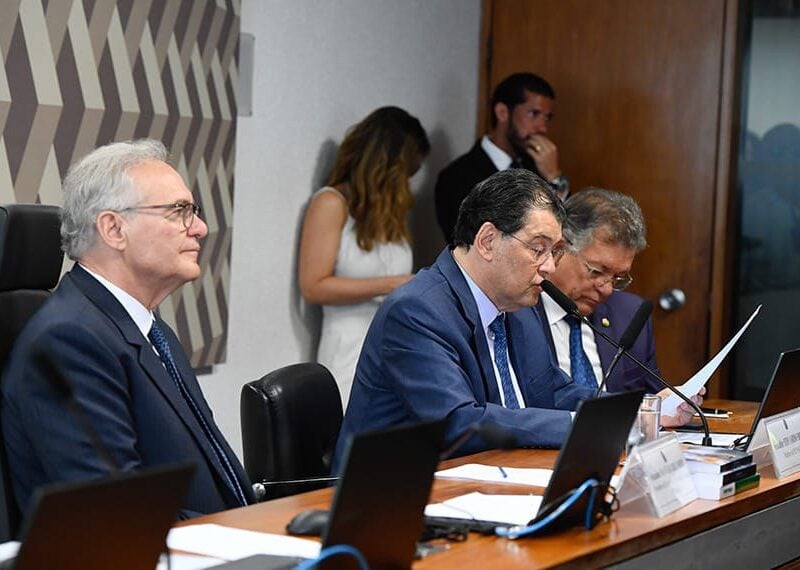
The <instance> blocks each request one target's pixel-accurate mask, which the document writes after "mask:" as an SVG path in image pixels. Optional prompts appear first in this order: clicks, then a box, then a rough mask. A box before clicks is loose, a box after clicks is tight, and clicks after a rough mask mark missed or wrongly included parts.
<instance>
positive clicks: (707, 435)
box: [541, 279, 711, 446]
mask: <svg viewBox="0 0 800 570" xmlns="http://www.w3.org/2000/svg"><path fill="white" fill-rule="evenodd" d="M541 287H542V290H543V291H544V292H545V293H547V294H548V295H550V297H552V298H553V300H554V301H555V302H556V303H558V305H559V306H560V307H561V308H562V309H564V310H565V311H566V312H567V313H569V314H570V315H574V316H575V317H577V318H578V319H580V320H581V321H582V322H584V323H586V324H587V325H588V327H589V328H590V329H592V330H593V331H594V332H595V333H597V334H598V335H600V337H601V338H603V339H604V340H606V341H607V342H608V343H609V344H611V346H613V347H615V348H617V349H619V348H620V343H618V342H617V341H615V340H614V339H613V338H611V337H610V336H608V335H607V334H606V333H604V332H603V331H601V330H600V329H599V328H597V327H596V326H594V325H593V324H592V322H591V321H590V320H589V319H587V318H586V317H584V316H583V315H582V314H581V312H580V311H579V310H578V306H577V305H575V303H574V302H573V301H572V299H570V298H569V297H567V296H566V295H565V294H564V293H563V292H562V291H561V290H560V289H559V288H558V287H556V286H555V285H553V284H552V283H551V282H550V281H548V280H546V279H545V280H544V281H542V283H541ZM622 354H624V355H625V356H627V357H628V358H629V359H631V360H632V361H633V362H634V363H635V364H636V365H637V366H638V367H639V368H641V369H642V370H644V371H645V372H647V373H648V374H649V375H650V376H652V377H653V378H655V379H656V381H658V383H659V384H661V385H662V386H664V387H665V388H666V389H667V390H669V391H670V392H672V393H673V394H675V395H676V396H678V397H679V398H680V399H681V400H683V401H684V402H686V404H687V405H688V406H689V407H690V408H692V409H693V410H694V411H695V413H696V414H697V415H698V416H700V420H702V422H703V432H704V435H703V445H705V446H711V432H710V431H709V429H708V420H707V419H706V416H705V414H704V413H703V411H702V410H701V409H700V406H698V405H697V404H695V403H694V402H693V401H692V399H691V398H687V397H686V396H684V395H683V393H681V391H680V390H678V389H676V388H675V387H674V386H673V385H672V384H670V383H669V382H667V381H666V380H664V379H663V378H662V377H661V376H659V375H658V374H656V373H655V372H653V371H652V370H650V368H648V367H647V365H645V364H644V363H643V362H642V361H641V360H639V359H638V358H636V357H635V356H634V355H632V354H631V353H630V351H628V350H622Z"/></svg>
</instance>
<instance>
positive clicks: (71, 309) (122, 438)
mask: <svg viewBox="0 0 800 570" xmlns="http://www.w3.org/2000/svg"><path fill="white" fill-rule="evenodd" d="M159 325H160V327H161V328H162V330H163V331H164V333H165V335H166V337H167V342H168V343H169V345H170V348H171V351H172V354H173V357H174V359H175V362H176V364H177V367H178V370H179V371H180V374H181V377H182V378H183V379H184V381H185V383H186V385H187V387H188V389H189V391H190V392H191V394H192V396H193V397H194V399H195V401H196V402H197V404H198V407H199V408H200V410H201V413H202V414H203V416H204V417H205V420H206V422H207V423H208V424H209V426H211V429H212V430H213V431H214V433H215V435H216V437H217V439H218V440H219V441H220V443H221V445H222V447H223V448H224V451H225V453H226V454H227V455H228V457H229V459H230V461H231V463H232V464H233V466H234V469H235V470H236V471H237V474H238V476H239V480H240V481H241V484H242V487H243V488H244V491H245V493H246V494H247V495H248V500H249V501H251V502H252V501H253V500H254V498H253V496H252V487H251V485H250V483H249V482H248V479H247V475H246V474H245V472H244V469H242V466H241V464H240V463H239V461H238V460H237V458H236V456H235V455H234V453H233V451H232V450H231V449H230V447H229V446H228V444H227V442H226V441H225V438H224V437H223V436H222V434H221V433H220V432H219V429H218V428H217V426H216V424H215V423H214V420H213V417H212V414H211V410H210V409H209V407H208V404H207V403H206V401H205V399H204V398H203V394H202V393H201V391H200V386H199V385H198V383H197V379H196V378H195V375H194V373H193V372H192V369H191V366H190V364H189V362H188V360H187V358H186V355H185V353H184V351H183V349H182V347H181V346H180V343H179V341H178V339H177V337H176V336H175V334H174V333H173V332H172V330H170V328H169V327H168V326H167V325H166V324H165V323H164V322H162V321H159ZM45 354H46V355H47V356H49V358H50V360H51V362H53V363H54V365H55V366H56V367H57V368H58V369H59V370H60V371H61V372H62V373H63V374H64V378H65V379H66V380H68V381H69V382H70V383H71V384H72V385H73V387H74V392H75V398H76V400H77V404H78V406H80V408H81V409H82V410H83V412H84V413H85V414H86V416H87V417H88V419H89V423H90V424H91V425H92V427H93V428H94V430H95V431H96V432H97V433H98V434H99V436H100V439H101V440H102V443H103V445H104V446H105V447H106V449H107V450H108V451H109V453H110V454H111V456H112V457H113V458H114V459H115V460H116V462H117V463H118V464H119V465H120V466H121V469H122V470H124V471H132V470H137V469H140V468H144V467H151V466H156V465H165V464H170V463H177V462H185V461H188V462H192V463H194V464H195V465H196V471H195V474H194V477H193V479H192V482H191V485H190V487H189V491H188V492H187V495H186V498H185V499H184V501H183V505H182V508H183V511H182V513H181V514H182V516H183V517H189V516H193V515H196V514H201V513H212V512H216V511H220V510H224V509H227V508H232V507H235V506H239V503H238V501H237V500H236V499H235V497H234V495H233V492H232V491H231V489H230V488H229V486H228V484H227V483H225V482H224V481H225V479H224V475H223V471H222V466H221V465H220V464H219V462H218V460H217V458H216V456H215V454H214V452H213V450H212V449H211V444H210V443H209V441H208V438H207V437H206V436H205V434H204V433H203V430H202V428H201V427H200V425H199V424H198V422H197V420H196V418H195V416H194V415H193V413H192V411H191V410H190V409H189V406H188V404H187V403H186V401H185V400H184V399H183V397H182V396H181V395H180V393H179V392H178V388H177V386H176V385H175V382H174V381H173V380H172V378H171V377H170V376H169V373H168V372H167V371H166V369H165V368H164V366H163V365H162V364H161V360H160V359H159V357H158V355H157V354H156V353H155V352H154V350H153V347H152V345H151V344H150V343H149V342H148V340H147V339H146V338H145V337H144V336H142V334H141V332H140V331H139V329H138V328H137V327H136V325H135V323H134V322H133V320H132V319H131V318H130V316H129V315H128V313H127V312H126V311H125V309H124V308H123V306H122V305H121V304H120V303H119V302H118V301H117V300H116V299H115V298H114V296H113V295H111V293H109V291H108V290H107V289H106V288H105V287H104V286H103V285H101V284H100V283H99V282H98V281H97V280H96V279H94V278H93V277H92V276H91V275H89V274H88V273H87V272H86V271H84V270H83V269H82V268H81V267H79V266H78V265H77V264H76V265H75V267H74V268H73V269H72V271H70V272H69V273H68V274H67V275H65V276H64V278H63V279H62V280H61V283H60V284H59V287H58V289H57V290H56V291H55V293H53V295H52V296H51V297H50V299H49V300H48V301H47V303H46V304H45V305H44V306H43V307H42V309H40V310H39V312H38V313H36V315H34V316H33V318H32V319H31V321H30V322H29V323H28V325H27V326H26V328H25V329H24V331H23V332H22V334H21V335H20V337H19V339H18V340H17V342H16V343H15V346H14V349H13V351H12V354H11V357H10V359H9V362H8V366H7V368H6V369H5V372H4V375H3V385H2V394H3V397H2V425H3V438H4V440H5V446H6V452H7V454H8V460H9V466H10V471H11V479H12V483H13V487H14V494H15V496H16V499H17V502H18V504H19V506H20V508H21V509H22V510H23V512H24V511H25V510H26V509H27V508H28V507H29V506H30V499H31V495H32V493H33V491H34V489H36V488H37V487H39V486H40V485H44V484H47V483H52V482H55V481H68V480H76V479H88V478H93V477H100V476H102V475H105V474H107V472H108V467H107V466H106V465H105V464H104V463H103V461H102V460H101V458H100V457H98V455H97V453H96V452H95V451H94V450H93V449H92V446H91V445H90V443H89V440H88V438H87V436H86V434H85V433H84V431H83V430H82V429H81V428H80V427H79V425H78V424H77V422H76V421H75V418H74V417H73V415H72V414H70V413H69V412H68V411H67V410H66V408H65V406H64V403H63V402H62V401H59V399H58V398H57V397H55V396H54V392H53V389H52V388H51V385H50V383H49V381H48V380H47V374H48V369H47V367H46V366H43V365H42V355H45Z"/></svg>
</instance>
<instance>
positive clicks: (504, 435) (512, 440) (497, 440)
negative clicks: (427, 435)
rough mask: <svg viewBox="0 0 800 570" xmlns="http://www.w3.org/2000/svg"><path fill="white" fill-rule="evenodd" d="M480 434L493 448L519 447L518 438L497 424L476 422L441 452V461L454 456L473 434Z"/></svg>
mask: <svg viewBox="0 0 800 570" xmlns="http://www.w3.org/2000/svg"><path fill="white" fill-rule="evenodd" d="M475 434H478V435H480V436H481V437H482V438H483V441H485V442H486V443H487V444H489V447H490V448H492V449H512V448H514V447H517V438H516V437H514V435H513V434H511V433H509V432H508V431H506V430H504V429H503V428H501V427H499V426H497V425H495V424H479V423H474V424H470V426H469V427H468V428H467V429H465V430H464V431H463V432H462V433H461V435H459V436H458V437H457V438H456V439H455V441H454V442H453V443H452V444H450V446H449V447H447V449H445V450H444V451H442V453H441V454H439V461H444V460H445V459H449V458H450V457H452V456H453V454H454V453H455V452H456V451H458V450H459V449H460V448H461V446H462V445H464V444H465V443H467V440H468V439H470V438H471V437H472V436H473V435H475Z"/></svg>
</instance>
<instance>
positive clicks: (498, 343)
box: [489, 313, 519, 410]
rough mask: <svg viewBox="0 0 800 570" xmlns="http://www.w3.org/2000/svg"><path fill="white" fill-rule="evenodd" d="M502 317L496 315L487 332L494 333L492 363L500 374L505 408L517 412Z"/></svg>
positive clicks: (517, 403) (503, 315)
mask: <svg viewBox="0 0 800 570" xmlns="http://www.w3.org/2000/svg"><path fill="white" fill-rule="evenodd" d="M504 317H505V314H504V313H500V314H499V315H497V318H496V319H495V320H493V321H492V324H490V325H489V330H490V331H492V333H494V363H495V364H496V365H497V371H498V372H499V373H500V384H501V385H502V386H503V396H504V398H505V402H506V408H509V409H512V410H518V409H519V402H518V401H517V395H516V394H515V393H514V384H513V383H512V382H511V371H510V370H509V367H508V356H507V354H508V341H507V340H506V325H505V322H504V320H503V319H504Z"/></svg>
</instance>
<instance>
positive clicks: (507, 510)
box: [425, 493, 542, 525]
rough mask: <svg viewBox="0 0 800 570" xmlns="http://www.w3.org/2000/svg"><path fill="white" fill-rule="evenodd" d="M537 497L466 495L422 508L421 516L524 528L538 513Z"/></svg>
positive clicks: (539, 500)
mask: <svg viewBox="0 0 800 570" xmlns="http://www.w3.org/2000/svg"><path fill="white" fill-rule="evenodd" d="M541 504H542V497H541V495H486V494H484V493H468V494H466V495H461V496H459V497H455V498H453V499H449V500H447V501H444V502H442V503H433V504H430V505H428V506H427V507H425V515H426V516H429V517H444V518H454V519H470V520H477V521H488V522H496V523H498V524H507V525H526V524H528V522H530V521H531V519H533V518H534V517H535V516H536V513H537V512H539V507H540V506H541Z"/></svg>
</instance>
